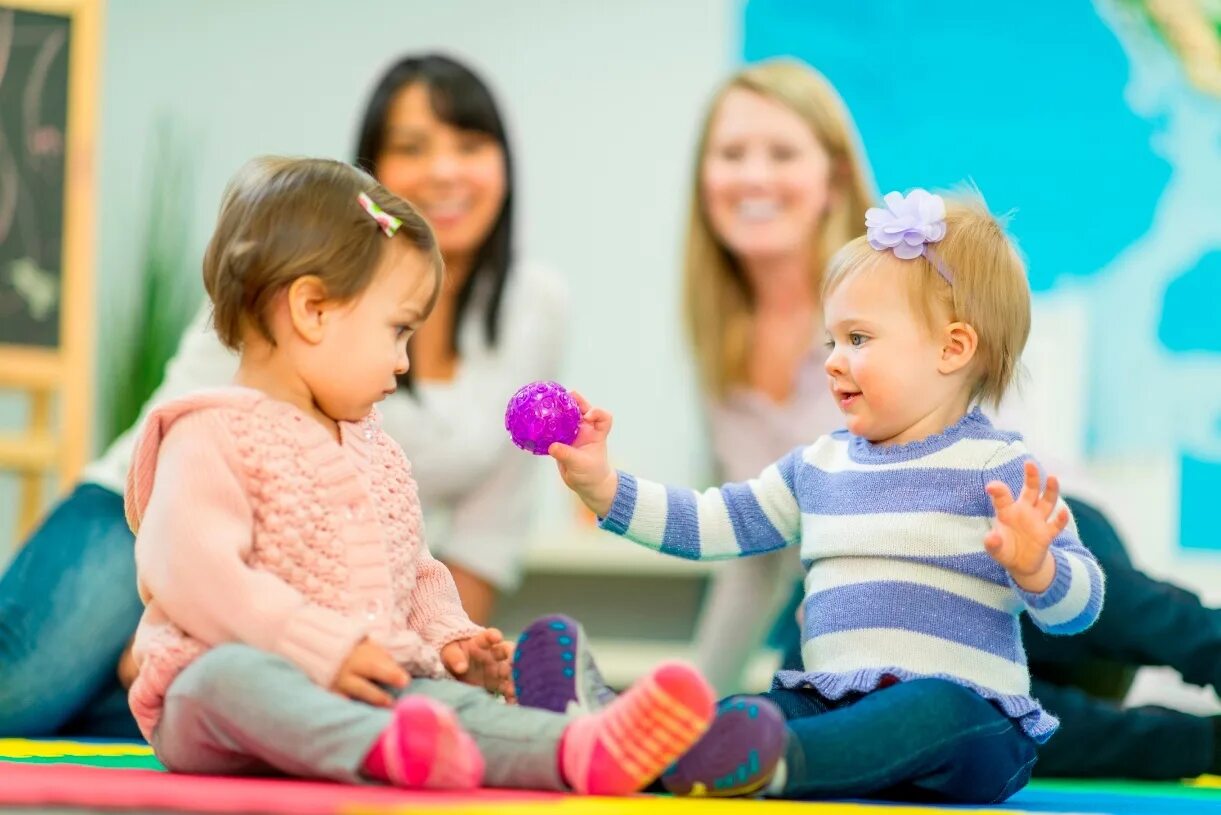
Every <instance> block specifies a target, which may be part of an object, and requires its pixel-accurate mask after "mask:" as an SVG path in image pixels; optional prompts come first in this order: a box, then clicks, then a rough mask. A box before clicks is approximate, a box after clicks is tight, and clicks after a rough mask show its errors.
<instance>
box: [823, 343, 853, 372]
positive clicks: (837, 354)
mask: <svg viewBox="0 0 1221 815" xmlns="http://www.w3.org/2000/svg"><path fill="white" fill-rule="evenodd" d="M824 367H825V368H826V371H827V374H828V375H829V376H839V375H841V374H843V373H844V371H845V370H847V368H846V367H845V365H844V353H843V352H842V351H841V350H840V349H839V346H838V345H837V346H835V347H834V348H832V349H831V354H830V356H828V357H827V364H826V365H825V366H824Z"/></svg>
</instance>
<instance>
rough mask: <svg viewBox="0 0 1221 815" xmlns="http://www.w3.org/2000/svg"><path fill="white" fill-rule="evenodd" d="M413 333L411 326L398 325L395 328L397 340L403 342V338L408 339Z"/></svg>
mask: <svg viewBox="0 0 1221 815" xmlns="http://www.w3.org/2000/svg"><path fill="white" fill-rule="evenodd" d="M411 332H412V328H411V326H409V325H396V326H395V327H394V336H395V339H400V340H401V339H402V338H403V337H406V336H407V335H408V334H410V333H411Z"/></svg>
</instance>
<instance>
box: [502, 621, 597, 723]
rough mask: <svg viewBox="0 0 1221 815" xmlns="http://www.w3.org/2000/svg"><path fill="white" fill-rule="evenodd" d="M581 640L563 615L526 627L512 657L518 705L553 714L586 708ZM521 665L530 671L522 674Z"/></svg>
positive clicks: (578, 626) (580, 634) (575, 625)
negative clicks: (574, 708) (526, 666)
mask: <svg viewBox="0 0 1221 815" xmlns="http://www.w3.org/2000/svg"><path fill="white" fill-rule="evenodd" d="M584 639H585V631H584V630H583V629H582V628H581V624H580V623H578V622H577V621H576V620H574V619H572V618H571V617H568V616H565V615H563V614H549V615H547V616H545V617H540V618H538V619H537V620H535V621H534V622H532V623H531V624H530V625H529V626H527V628H526V630H525V631H523V632H522V633H521V636H520V637H518V638H517V648H516V650H515V651H514V656H513V686H514V688H515V689H516V690H517V701H518V704H520V705H522V706H523V707H533V708H542V709H543V710H550V711H554V712H555V713H567V712H568V711H569V708H570V706H572V705H573V704H575V705H576V706H577V707H579V708H581V709H583V710H585V709H589V708H588V700H586V699H583V698H582V695H581V688H582V687H584V685H583V684H582V683H583V682H584V680H585V676H584V670H585V668H584V662H585V660H584V659H582V654H581V649H582V648H583V647H584ZM522 665H528V666H531V668H530V669H529V670H525V671H523V670H521V666H522Z"/></svg>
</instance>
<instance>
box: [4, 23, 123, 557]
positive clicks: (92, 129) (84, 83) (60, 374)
mask: <svg viewBox="0 0 1221 815" xmlns="http://www.w3.org/2000/svg"><path fill="white" fill-rule="evenodd" d="M0 8H3V9H5V10H10V9H11V10H14V11H20V12H35V13H40V14H50V15H55V16H58V17H67V18H68V19H69V20H70V21H71V36H70V38H69V44H68V109H67V126H66V128H65V134H64V201H63V215H64V222H63V237H62V247H63V248H62V254H61V258H62V268H61V269H60V277H59V280H60V288H61V291H62V295H61V297H60V305H59V308H60V313H59V343H58V346H57V347H55V348H42V347H33V346H30V347H25V346H15V345H0V389H4V390H16V391H19V392H25V393H26V394H27V395H28V396H29V400H30V411H29V416H28V418H27V422H26V427H25V429H24V430H23V431H21V432H19V433H11V432H7V433H0V469H5V470H11V471H16V472H18V473H20V474H21V479H20V480H21V497H20V509H19V515H18V522H17V540H18V541H21V540H23V539H24V537H25V535H26V534H27V533H28V532H29V531H30V529H31V528H32V527H33V526H34V524H35V523H36V522H37V520H38V518H39V516H40V515H41V513H42V510H43V507H44V505H45V501H44V495H43V491H44V490H43V486H44V483H45V481H46V478H47V477H48V476H54V477H55V478H56V480H57V483H58V486H59V489H60V490H61V491H62V490H65V489H66V488H67V487H68V486H70V485H71V484H72V483H73V481H74V480H75V479H76V477H77V476H78V474H79V473H80V470H81V468H82V467H83V466H84V465H85V463H86V461H87V460H88V458H89V456H90V453H91V446H90V439H91V437H92V424H93V414H94V411H93V350H94V348H93V344H94V335H93V328H94V274H93V271H94V258H95V251H94V249H95V243H94V241H95V234H96V226H95V220H96V219H95V196H96V174H95V163H96V157H97V150H96V147H97V143H98V141H97V128H98V121H97V113H98V105H97V100H98V92H99V83H98V75H99V73H100V69H101V61H100V22H101V20H100V18H101V14H102V0H0ZM53 397H58V399H57V400H56V401H57V402H58V404H57V407H58V416H57V417H54V418H53V411H52V407H53V404H52V400H53ZM55 418H57V420H58V421H55Z"/></svg>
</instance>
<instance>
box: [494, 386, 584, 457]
mask: <svg viewBox="0 0 1221 815" xmlns="http://www.w3.org/2000/svg"><path fill="white" fill-rule="evenodd" d="M580 426H581V409H580V408H579V407H577V403H576V402H575V401H573V398H572V397H571V396H569V395H568V391H567V390H565V389H564V386H563V385H561V384H559V383H558V382H531V383H530V384H529V385H526V386H525V387H524V388H522V389H521V390H519V391H518V392H517V393H515V394H513V398H511V399H510V400H509V405H508V407H506V408H505V430H507V431H509V436H510V438H512V439H513V443H514V444H516V445H517V446H518V447H520V448H521V449H523V450H525V451H526V452H529V453H533V454H534V455H536V456H545V455H547V449H548V448H549V447H551V445H552V443H554V442H557V441H558V442H563V443H564V444H572V443H573V441H574V440H576V437H577V430H578V429H579V428H580Z"/></svg>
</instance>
